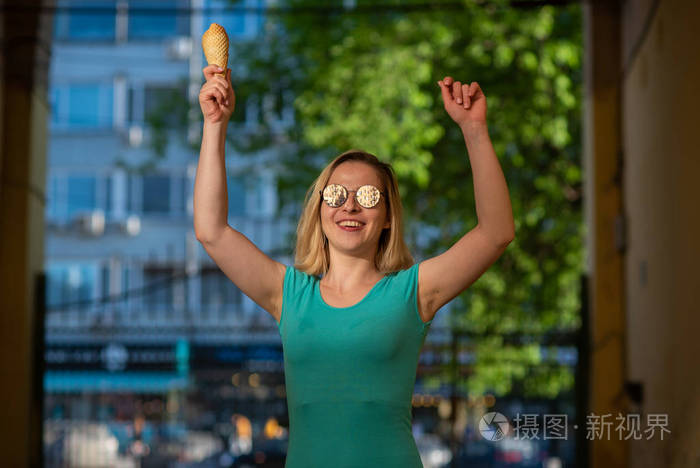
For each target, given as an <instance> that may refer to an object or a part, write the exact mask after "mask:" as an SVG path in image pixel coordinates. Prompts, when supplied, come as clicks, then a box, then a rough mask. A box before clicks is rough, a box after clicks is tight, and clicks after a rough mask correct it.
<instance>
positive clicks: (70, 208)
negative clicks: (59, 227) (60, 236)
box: [66, 176, 97, 217]
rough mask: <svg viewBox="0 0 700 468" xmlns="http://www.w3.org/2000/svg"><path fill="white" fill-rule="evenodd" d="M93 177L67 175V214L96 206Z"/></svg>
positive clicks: (70, 214) (92, 208) (88, 209)
mask: <svg viewBox="0 0 700 468" xmlns="http://www.w3.org/2000/svg"><path fill="white" fill-rule="evenodd" d="M95 189H96V183H95V177H93V176H68V197H67V213H66V214H67V215H68V216H69V217H70V216H72V215H74V214H75V213H80V212H85V211H91V210H94V209H95V208H96V207H97V206H96V196H95Z"/></svg>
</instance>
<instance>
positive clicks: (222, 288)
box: [201, 268, 242, 305]
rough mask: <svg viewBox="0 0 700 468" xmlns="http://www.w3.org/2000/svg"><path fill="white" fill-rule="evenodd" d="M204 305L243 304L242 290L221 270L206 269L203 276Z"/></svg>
mask: <svg viewBox="0 0 700 468" xmlns="http://www.w3.org/2000/svg"><path fill="white" fill-rule="evenodd" d="M201 287H202V291H201V297H202V305H235V304H240V303H241V299H242V297H241V294H242V293H241V290H240V289H238V288H237V287H236V285H235V284H233V282H232V281H231V280H230V279H228V277H227V276H226V275H224V274H223V273H221V270H219V269H218V268H217V269H206V270H203V271H202V276H201Z"/></svg>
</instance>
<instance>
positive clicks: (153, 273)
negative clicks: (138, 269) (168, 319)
mask: <svg viewBox="0 0 700 468" xmlns="http://www.w3.org/2000/svg"><path fill="white" fill-rule="evenodd" d="M174 275H175V270H174V269H173V268H168V267H163V268H158V267H146V268H144V270H143V281H144V290H145V291H146V294H145V295H144V302H145V303H146V305H147V306H150V307H155V308H162V307H171V306H172V305H173V281H174V280H173V276H174Z"/></svg>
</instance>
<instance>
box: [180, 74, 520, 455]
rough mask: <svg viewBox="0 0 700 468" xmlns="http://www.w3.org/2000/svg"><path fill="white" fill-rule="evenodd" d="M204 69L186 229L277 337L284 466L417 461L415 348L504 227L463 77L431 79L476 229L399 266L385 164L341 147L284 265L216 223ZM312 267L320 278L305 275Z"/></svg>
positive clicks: (214, 153) (226, 95) (213, 126)
mask: <svg viewBox="0 0 700 468" xmlns="http://www.w3.org/2000/svg"><path fill="white" fill-rule="evenodd" d="M220 71H222V70H221V69H217V67H216V66H214V65H212V66H208V67H206V68H204V70H203V72H204V76H205V78H206V83H205V84H204V85H203V86H202V89H201V92H200V95H199V102H200V105H201V108H202V112H203V114H204V133H203V137H202V148H201V153H200V159H199V166H198V168H197V176H196V180H195V188H194V226H195V233H196V236H197V239H199V241H200V242H201V243H202V244H203V246H204V248H205V249H206V251H207V252H208V253H209V255H210V256H211V257H212V258H213V259H214V261H215V262H216V263H217V264H218V265H219V267H220V268H221V269H222V270H223V272H224V273H225V274H226V275H227V276H228V277H229V278H230V279H231V281H233V282H234V283H235V284H236V285H237V286H238V288H239V289H241V291H243V292H244V293H245V294H246V295H247V296H249V297H250V298H251V299H252V300H253V301H255V302H256V303H257V304H258V305H260V307H262V308H263V309H265V310H266V311H267V312H269V313H270V315H272V317H273V318H274V319H275V321H276V322H277V326H278V329H279V332H280V336H281V337H282V346H283V350H284V369H285V381H286V388H287V405H288V409H289V419H290V429H289V447H288V451H287V461H286V465H285V466H286V467H287V468H296V467H306V468H311V467H325V466H331V465H332V466H335V467H350V466H364V467H374V466H377V467H401V468H405V467H420V466H421V461H420V457H419V455H418V450H417V448H416V444H415V441H414V439H413V436H412V433H411V396H412V393H413V385H414V383H415V373H416V366H417V363H418V354H419V352H420V348H421V346H422V344H423V342H424V339H425V335H426V333H427V331H428V327H429V326H430V324H431V322H432V320H433V317H434V316H435V313H436V311H437V310H438V309H440V307H442V306H443V305H445V304H446V303H447V302H449V301H450V300H452V299H453V298H454V297H456V296H457V295H458V294H460V293H461V292H462V291H464V290H465V289H466V288H467V287H469V286H470V285H471V284H472V283H473V282H474V281H476V280H477V279H478V278H479V276H481V274H482V273H483V272H484V271H485V270H486V269H487V268H488V267H489V266H490V265H491V264H493V263H494V262H495V261H496V259H498V257H499V256H500V255H501V253H502V252H503V251H504V249H505V248H506V246H507V245H508V244H509V243H510V242H511V241H512V239H513V237H514V223H513V217H512V210H511V205H510V199H509V196H508V188H507V186H506V182H505V178H504V176H503V172H502V171H501V167H500V165H499V163H498V159H497V157H496V154H495V152H494V150H493V146H492V145H491V141H490V139H489V135H488V131H487V127H486V97H485V96H484V94H483V92H482V91H481V89H480V88H479V85H478V84H477V83H476V82H473V83H471V84H470V85H468V84H461V83H460V82H459V81H454V80H453V79H452V78H451V77H449V76H448V77H446V78H445V79H444V81H439V82H438V86H439V87H440V89H441V92H442V99H443V102H444V106H445V109H446V110H447V112H448V114H449V115H450V117H452V119H453V120H454V121H455V122H456V123H457V124H458V125H459V126H460V128H461V130H462V133H463V135H464V139H465V143H466V146H467V149H468V153H469V159H470V163H471V166H472V170H473V173H474V190H475V195H476V210H477V216H478V223H477V225H476V226H475V227H474V228H473V229H471V230H470V231H469V232H467V233H466V234H465V235H464V236H463V237H462V238H461V239H460V240H459V241H458V242H457V243H455V244H454V245H453V246H452V247H451V248H450V249H448V250H447V251H446V252H444V253H442V254H440V255H438V256H436V257H433V258H430V259H428V260H425V261H422V262H420V263H418V264H413V259H412V258H411V255H410V253H409V251H408V249H407V247H406V245H405V243H404V240H403V233H402V229H403V227H402V211H401V200H400V198H399V192H398V186H397V183H396V178H395V176H394V173H393V171H392V169H391V166H389V165H388V164H385V163H382V162H380V161H379V160H378V159H377V158H376V157H375V156H373V155H371V154H368V153H365V152H363V151H359V150H350V151H347V152H345V153H343V154H341V155H340V156H338V157H337V158H335V159H334V160H333V161H332V162H331V163H329V164H328V166H327V167H326V168H325V169H324V170H323V171H322V172H321V174H320V175H319V176H318V178H317V179H316V181H315V182H314V184H313V185H312V187H311V188H310V189H309V191H308V193H307V196H306V200H305V205H304V209H303V212H302V215H301V219H300V221H299V225H298V228H297V245H296V251H295V263H294V265H293V266H286V265H284V264H282V263H279V262H277V261H275V260H272V259H271V258H269V257H268V256H267V255H265V253H263V252H262V251H260V250H259V249H258V248H257V247H256V246H255V245H254V244H253V243H251V242H250V241H249V240H248V239H247V238H246V237H245V236H244V235H243V234H241V233H239V232H238V231H236V230H235V229H233V228H232V227H230V226H229V225H228V224H227V211H228V209H227V208H228V202H227V194H226V177H225V167H224V141H225V133H226V126H227V123H228V119H229V118H230V116H231V113H232V112H233V109H234V105H235V94H234V92H233V87H232V85H231V81H230V77H231V74H230V70H229V69H227V70H226V78H223V77H222V76H217V75H216V73H217V72H220ZM319 276H320V278H319Z"/></svg>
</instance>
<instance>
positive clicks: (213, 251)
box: [194, 65, 286, 322]
mask: <svg viewBox="0 0 700 468" xmlns="http://www.w3.org/2000/svg"><path fill="white" fill-rule="evenodd" d="M217 71H218V70H217V69H216V66H215V65H210V66H208V67H206V68H204V70H203V72H204V76H205V78H206V79H207V81H206V83H204V85H203V86H202V89H201V91H200V93H199V103H200V106H201V108H202V113H203V115H204V129H203V134H202V147H201V151H200V154H199V163H198V165H197V175H196V176H195V181H194V232H195V235H196V236H197V239H198V240H199V241H200V242H201V243H202V245H203V246H204V249H205V250H206V251H207V253H208V254H209V256H210V257H211V258H212V259H213V260H214V261H215V262H216V264H217V265H218V266H219V268H221V271H223V272H224V274H226V276H228V277H229V279H230V280H231V281H233V283H234V284H235V285H236V286H237V287H238V288H239V289H240V290H241V291H243V293H244V294H245V295H246V296H248V297H250V298H251V299H252V300H253V301H255V302H256V303H257V304H258V305H259V306H260V307H262V308H263V309H265V310H266V311H268V312H269V313H270V314H271V315H272V316H273V317H274V318H275V320H276V321H277V322H279V320H280V311H281V306H282V283H283V281H284V273H285V270H286V267H285V265H284V264H282V263H280V262H277V261H275V260H273V259H271V258H270V257H268V256H267V255H266V254H265V253H264V252H263V251H261V250H260V249H258V247H257V246H256V245H255V244H253V243H252V242H251V241H250V240H249V239H248V238H247V237H246V236H244V235H243V234H241V233H240V232H238V231H236V230H235V229H233V228H232V227H231V226H229V224H228V194H227V190H226V167H225V158H224V156H225V142H226V128H227V126H228V120H229V118H230V117H231V114H232V113H233V110H234V106H235V95H234V93H233V86H232V85H231V70H230V69H227V71H226V78H225V79H224V78H223V77H221V76H218V75H215V73H217Z"/></svg>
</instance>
